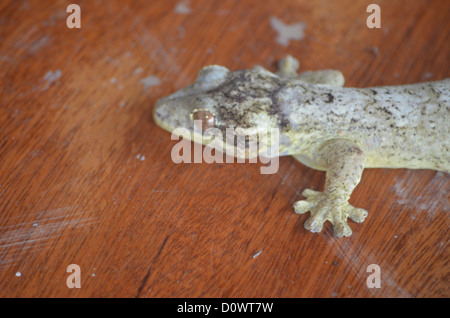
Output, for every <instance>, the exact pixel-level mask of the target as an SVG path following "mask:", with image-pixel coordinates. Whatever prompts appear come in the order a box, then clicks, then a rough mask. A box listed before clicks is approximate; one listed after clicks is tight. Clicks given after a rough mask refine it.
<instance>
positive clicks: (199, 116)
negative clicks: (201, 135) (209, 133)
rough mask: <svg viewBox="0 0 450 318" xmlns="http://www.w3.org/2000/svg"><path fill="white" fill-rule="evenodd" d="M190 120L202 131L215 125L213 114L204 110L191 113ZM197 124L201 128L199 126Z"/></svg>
mask: <svg viewBox="0 0 450 318" xmlns="http://www.w3.org/2000/svg"><path fill="white" fill-rule="evenodd" d="M191 118H192V120H194V124H196V125H197V127H198V128H201V129H202V130H206V129H208V128H212V127H214V126H215V125H216V118H215V116H214V114H213V113H211V112H210V111H209V110H206V109H197V110H194V111H193V112H192V113H191ZM199 124H200V125H201V126H199Z"/></svg>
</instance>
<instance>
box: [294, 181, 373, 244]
mask: <svg viewBox="0 0 450 318" xmlns="http://www.w3.org/2000/svg"><path fill="white" fill-rule="evenodd" d="M302 195H303V196H304V197H306V200H301V201H297V202H295V203H294V209H295V213H297V214H303V213H306V212H308V211H311V217H310V218H309V219H308V220H307V221H306V222H305V228H306V229H307V230H309V231H311V232H313V233H315V232H320V231H321V230H322V227H323V223H324V222H325V221H327V220H328V221H330V222H331V223H332V224H333V231H334V235H335V236H337V237H343V236H350V235H352V230H351V229H350V226H349V225H348V224H347V218H350V219H352V220H353V221H355V222H357V223H361V222H363V221H364V219H365V218H366V216H367V211H366V210H364V209H359V208H355V207H354V206H352V205H351V204H349V203H348V202H347V201H345V202H342V201H341V202H339V200H335V199H332V198H330V195H328V194H327V193H323V192H318V191H314V190H310V189H306V190H305V191H303V193H302Z"/></svg>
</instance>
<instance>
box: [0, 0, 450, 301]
mask: <svg viewBox="0 0 450 318" xmlns="http://www.w3.org/2000/svg"><path fill="white" fill-rule="evenodd" d="M76 3H77V4H79V5H80V7H81V10H82V11H81V26H82V27H81V29H68V28H67V27H66V18H67V16H68V13H66V7H67V5H68V4H69V2H67V1H53V0H51V1H50V0H39V1H37V0H29V1H14V0H10V1H2V2H1V3H0V105H1V107H0V213H1V214H0V297H449V296H450V291H449V282H448V277H449V265H448V261H449V254H448V240H449V230H448V228H449V223H448V222H449V214H448V212H449V195H448V193H449V189H450V178H449V175H448V174H445V173H442V172H436V171H430V170H415V171H413V170H404V169H397V170H387V169H368V170H366V171H365V172H364V174H363V178H362V181H361V184H360V185H359V186H358V187H357V189H356V191H355V192H354V194H353V195H352V198H351V200H350V201H351V203H352V204H353V205H355V206H357V207H361V208H365V209H367V210H369V216H368V218H367V220H366V221H365V222H364V223H362V224H355V223H351V224H350V226H351V227H352V229H353V236H352V237H351V238H344V239H336V238H334V237H333V235H332V231H331V228H330V226H329V225H327V226H325V228H324V230H323V232H322V233H320V234H312V233H310V232H308V231H306V230H305V229H304V228H303V223H304V221H305V220H306V219H307V217H308V215H296V214H294V213H293V209H292V204H293V202H295V201H296V200H298V199H299V198H301V194H300V193H301V192H302V190H303V189H305V188H312V189H322V188H323V186H324V173H323V172H319V171H314V170H311V169H308V168H306V167H305V166H303V165H302V164H300V163H299V162H297V161H295V160H294V159H293V158H289V157H284V158H281V159H280V168H279V171H278V172H277V173H276V174H274V175H261V174H260V173H259V168H260V164H238V163H235V164H206V163H203V164H178V165H177V164H174V163H173V162H172V161H171V157H170V152H171V149H172V147H173V146H174V145H175V144H176V141H172V140H170V134H169V133H167V132H165V131H163V130H162V129H160V128H159V127H157V126H156V125H155V123H154V122H153V119H152V109H153V105H154V103H155V101H156V100H157V99H158V98H161V97H163V96H165V95H167V94H169V93H172V92H173V91H174V90H176V89H179V88H181V87H183V86H185V85H188V84H190V83H191V82H192V81H193V80H194V78H195V77H196V74H197V72H198V70H199V69H200V68H201V67H202V66H204V65H208V64H219V65H225V66H227V67H228V68H230V69H232V70H235V69H242V68H249V67H251V66H253V65H255V64H260V65H262V66H264V67H266V68H268V69H269V70H275V63H276V61H277V60H278V59H279V58H282V57H283V56H285V55H286V54H292V55H294V56H296V57H298V58H299V60H300V61H301V67H302V69H304V70H317V69H327V68H334V69H339V70H341V71H342V72H343V73H344V75H345V77H346V85H347V86H356V87H364V86H369V85H374V86H375V85H376V86H379V85H394V84H407V83H414V82H420V81H424V80H439V79H443V78H445V77H449V76H450V67H449V66H450V65H449V60H450V59H449V57H450V55H449V53H450V46H449V44H448V38H449V34H450V23H449V19H448V17H449V16H450V3H449V2H448V1H439V0H435V1H428V0H416V1H414V4H412V3H411V2H410V1H406V0H402V1H400V0H396V1H373V3H378V4H379V5H380V7H381V10H382V16H381V17H382V28H381V29H369V28H367V27H366V18H367V16H368V14H367V13H366V6H367V4H368V2H365V1H352V0H340V1H306V0H305V1H300V0H297V1H264V4H262V1H257V0H251V1H250V0H245V1H232V0H225V1H207V0H204V1H200V0H199V1H194V0H191V1H185V2H183V5H184V6H185V8H186V7H187V8H188V9H189V10H184V11H183V10H181V12H180V10H176V8H177V4H180V2H178V1H144V0H139V1H124V0H123V1H118V0H112V1H82V0H79V1H77V2H76ZM271 17H277V18H279V19H280V20H282V21H284V22H285V23H287V24H293V23H297V22H303V23H305V26H306V28H305V36H304V38H303V39H301V40H296V41H290V43H289V45H288V46H282V45H280V44H279V43H278V42H277V41H276V38H277V32H276V31H275V30H274V29H273V28H272V26H271V25H270V18H271ZM151 76H153V77H152V78H150V77H151ZM156 79H157V80H156ZM444 137H445V138H448V136H444ZM69 264H78V265H79V266H80V268H81V288H80V289H69V288H68V287H67V286H66V279H67V277H68V275H69V273H67V272H66V268H67V266H68V265H69ZM370 264H378V265H379V266H380V268H381V284H382V285H381V288H380V289H369V288H367V286H366V279H367V277H368V275H369V273H367V272H366V269H367V266H368V265H370Z"/></svg>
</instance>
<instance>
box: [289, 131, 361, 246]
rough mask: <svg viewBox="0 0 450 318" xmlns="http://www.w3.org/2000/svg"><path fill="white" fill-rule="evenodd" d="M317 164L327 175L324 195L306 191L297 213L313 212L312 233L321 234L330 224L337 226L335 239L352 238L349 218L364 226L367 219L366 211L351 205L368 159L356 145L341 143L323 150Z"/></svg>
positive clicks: (329, 144) (331, 143)
mask: <svg viewBox="0 0 450 318" xmlns="http://www.w3.org/2000/svg"><path fill="white" fill-rule="evenodd" d="M317 161H318V162H319V163H320V165H321V166H323V167H325V168H326V171H327V172H326V182H325V189H324V191H323V192H318V191H314V190H310V189H306V190H305V191H303V193H302V194H303V196H305V197H306V198H307V199H306V200H301V201H297V202H295V203H294V209H295V212H296V213H298V214H303V213H306V212H308V211H311V217H310V218H309V219H308V220H307V221H306V222H305V228H306V229H307V230H309V231H311V232H320V231H321V230H322V227H323V223H324V222H325V221H327V220H328V221H330V222H331V223H332V224H333V229H334V234H335V236H337V237H342V236H350V235H351V234H352V230H351V229H350V226H349V225H348V224H347V218H350V219H352V220H353V221H355V222H358V223H360V222H363V221H364V219H365V218H366V216H367V211H366V210H364V209H358V208H355V207H353V206H352V205H350V204H349V203H348V200H349V199H350V195H351V194H352V192H353V189H354V188H355V187H356V186H357V185H358V183H359V181H360V180H361V175H362V172H363V170H364V164H365V161H366V156H365V154H364V153H363V152H362V151H361V149H359V148H358V147H357V146H356V145H355V144H353V143H352V142H350V141H347V140H340V139H337V140H331V141H328V142H327V143H326V144H325V145H323V146H322V147H321V149H320V151H319V153H318V157H317Z"/></svg>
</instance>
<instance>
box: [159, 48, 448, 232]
mask: <svg viewBox="0 0 450 318" xmlns="http://www.w3.org/2000/svg"><path fill="white" fill-rule="evenodd" d="M298 69H299V62H298V60H297V59H295V58H294V57H292V56H287V57H285V58H284V59H282V60H280V61H279V62H278V70H277V72H275V73H273V72H270V71H268V70H267V69H265V68H263V67H261V66H255V67H253V68H251V69H247V70H237V71H230V70H229V69H227V68H226V67H223V66H219V65H209V66H206V67H204V68H202V69H201V70H200V71H199V73H198V76H197V78H196V80H195V82H194V83H193V84H191V85H189V86H187V87H185V88H182V89H180V90H178V91H176V92H175V93H173V94H171V95H169V96H167V97H164V98H161V99H159V100H158V101H157V102H156V104H155V107H154V110H153V117H154V120H155V122H156V124H157V125H158V126H160V127H162V128H164V129H166V130H168V131H174V129H175V128H176V127H184V128H186V129H188V130H189V131H190V132H191V134H190V136H189V137H188V138H190V140H192V141H194V142H199V143H203V144H206V143H207V141H208V138H206V137H204V136H203V135H202V134H201V133H198V130H197V132H196V131H195V129H193V127H195V126H193V121H195V120H199V121H200V123H203V124H204V127H203V130H205V129H207V128H211V127H215V128H217V129H220V130H222V131H225V130H226V129H227V128H233V129H234V131H236V134H238V135H246V136H255V135H257V134H259V133H261V132H263V131H268V130H270V129H273V128H276V129H278V130H279V153H278V154H279V156H284V155H291V156H293V157H294V158H295V159H297V160H298V161H300V162H301V163H302V164H304V165H306V166H307V167H310V168H313V169H317V170H321V171H325V172H326V173H325V177H326V180H325V187H324V190H323V191H322V192H320V191H316V190H311V189H305V190H304V191H303V192H302V195H303V196H304V197H305V199H304V200H299V201H296V202H295V203H294V204H293V209H294V211H295V212H296V213H298V214H304V213H307V212H310V213H311V214H310V217H309V218H308V219H307V220H306V222H305V223H304V227H305V228H306V229H307V230H309V231H311V232H320V231H321V230H322V228H323V225H324V222H326V221H329V222H331V223H332V226H333V232H334V235H335V236H336V237H348V236H350V235H351V234H352V230H351V228H350V226H349V225H348V222H347V220H348V219H351V220H352V221H355V222H357V223H361V222H363V221H364V220H365V218H366V216H367V215H368V212H367V211H366V210H365V209H362V208H357V207H354V206H352V205H351V204H350V203H349V199H350V195H351V194H352V192H353V190H354V189H355V187H356V186H357V185H358V184H359V182H360V180H361V176H362V173H363V170H364V168H409V169H433V170H439V171H444V172H447V173H448V172H449V171H450V154H449V148H450V141H449V138H448V136H449V126H450V120H449V114H450V78H447V79H444V80H441V81H434V82H425V83H417V84H410V85H398V86H379V87H370V88H353V87H344V82H345V80H344V76H343V74H342V73H341V72H340V71H337V70H319V71H305V72H301V73H299V72H298ZM184 137H185V136H184ZM228 139H229V138H228ZM223 145H224V147H231V148H233V147H237V145H236V143H235V142H234V144H233V140H227V139H225V138H224V140H223ZM227 153H228V152H227ZM246 155H247V156H250V157H251V156H255V155H257V154H256V153H246Z"/></svg>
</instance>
